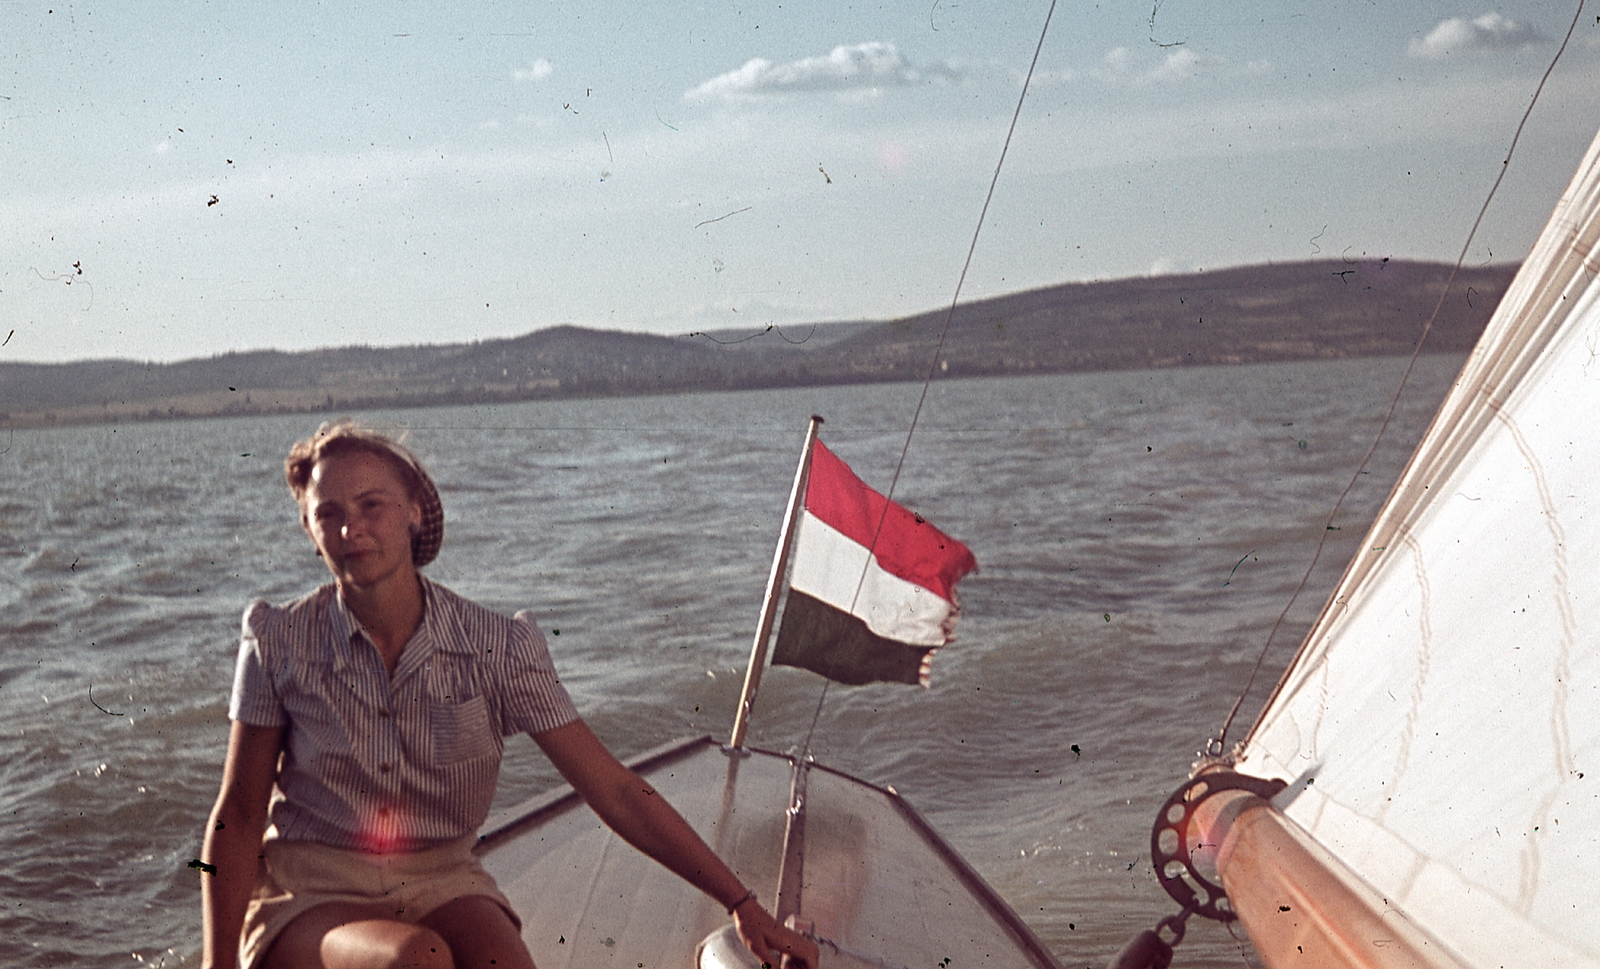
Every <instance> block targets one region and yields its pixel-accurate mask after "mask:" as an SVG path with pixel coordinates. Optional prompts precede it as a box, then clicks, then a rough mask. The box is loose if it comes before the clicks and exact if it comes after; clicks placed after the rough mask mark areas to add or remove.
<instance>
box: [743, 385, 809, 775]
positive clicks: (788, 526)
mask: <svg viewBox="0 0 1600 969" xmlns="http://www.w3.org/2000/svg"><path fill="white" fill-rule="evenodd" d="M821 426H822V418H821V417H818V416H817V415H816V414H812V415H811V423H810V425H808V426H807V427H806V443H805V446H804V447H803V448H801V450H800V466H799V467H797V468H795V472H794V487H793V488H792V489H791V490H790V492H789V510H788V511H787V512H786V513H785V514H784V516H783V529H782V531H780V532H779V533H778V549H777V551H775V552H774V553H773V554H772V575H771V576H769V577H768V578H767V594H766V597H765V598H764V599H763V600H762V602H761V621H760V622H759V623H758V624H757V625H756V640H755V643H754V644H753V645H752V646H751V647H750V667H749V669H747V670H745V673H744V690H743V691H742V692H741V693H740V694H739V708H738V711H737V712H736V713H735V714H734V717H733V735H732V736H731V737H729V738H728V746H729V747H733V748H735V749H737V748H740V747H743V746H744V736H745V733H746V732H747V731H748V730H749V727H750V709H751V708H752V707H753V706H755V702H756V690H757V689H758V688H760V686H761V670H762V668H763V667H765V666H766V665H767V640H769V639H771V638H772V621H773V619H774V618H775V617H776V616H777V614H778V599H779V598H780V595H781V587H782V585H783V576H784V573H785V572H786V571H787V570H788V568H789V547H790V546H791V545H793V544H794V542H793V541H792V539H793V538H794V526H795V522H796V521H798V520H799V518H800V508H801V506H802V504H803V503H804V498H805V493H806V478H807V476H808V475H809V474H810V473H811V451H812V447H813V445H815V444H816V442H817V428H818V427H821Z"/></svg>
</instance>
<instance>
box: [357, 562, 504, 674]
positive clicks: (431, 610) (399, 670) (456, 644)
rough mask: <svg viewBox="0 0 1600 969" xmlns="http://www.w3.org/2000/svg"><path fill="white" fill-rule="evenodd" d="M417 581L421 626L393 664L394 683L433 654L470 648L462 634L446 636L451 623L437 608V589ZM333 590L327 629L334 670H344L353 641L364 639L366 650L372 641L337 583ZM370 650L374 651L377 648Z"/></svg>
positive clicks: (429, 584) (438, 598)
mask: <svg viewBox="0 0 1600 969" xmlns="http://www.w3.org/2000/svg"><path fill="white" fill-rule="evenodd" d="M417 578H418V580H420V584H421V586H422V624H421V625H420V626H418V627H417V631H416V632H415V633H412V635H411V639H410V640H409V641H408V642H407V643H406V645H405V649H404V650H403V651H401V653H400V661H399V662H398V663H396V664H395V669H394V676H393V677H391V679H396V680H397V679H399V678H400V677H401V676H404V675H405V674H407V673H410V672H411V671H412V670H415V669H417V668H418V667H421V666H423V665H425V664H426V662H427V660H428V658H429V657H430V656H432V655H433V654H434V652H436V651H444V652H452V653H458V652H468V653H470V652H472V646H471V644H470V643H468V642H467V641H466V636H465V635H464V634H459V633H458V634H457V635H454V636H452V635H449V630H448V629H447V628H446V627H445V624H446V623H449V622H450V621H451V620H450V619H448V618H447V617H446V616H445V615H444V610H442V609H441V608H440V596H439V594H438V586H436V585H434V583H433V582H431V581H429V580H428V579H427V577H425V576H423V575H420V574H419V575H418V576H417ZM332 589H333V596H332V600H333V601H332V602H331V603H330V604H329V608H328V627H329V631H330V632H332V634H333V656H334V660H333V666H334V669H336V670H346V669H349V668H350V667H352V666H353V665H354V664H355V661H356V648H355V642H356V640H357V639H367V641H368V645H369V646H370V645H371V640H370V639H368V637H367V634H366V631H365V630H364V629H362V628H361V621H360V620H359V619H357V618H356V616H355V613H353V612H351V611H350V605H349V603H347V602H345V600H344V594H343V593H342V592H340V591H339V584H338V583H337V582H335V583H332ZM457 625H459V624H457ZM373 649H374V650H376V647H373Z"/></svg>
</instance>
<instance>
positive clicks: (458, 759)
mask: <svg viewBox="0 0 1600 969" xmlns="http://www.w3.org/2000/svg"><path fill="white" fill-rule="evenodd" d="M431 713H432V720H433V730H432V734H433V738H432V739H433V763H434V764H435V766H439V767H448V766H450V765H452V764H460V763H464V762H466V761H469V760H480V759H483V758H486V757H498V756H500V744H499V740H500V738H499V737H498V736H496V735H495V731H494V726H493V725H492V724H491V723H490V722H489V705H488V703H486V702H485V701H484V698H483V696H482V695H479V696H475V697H473V698H472V699H470V700H465V701H463V702H461V703H434V704H433V710H432V711H431Z"/></svg>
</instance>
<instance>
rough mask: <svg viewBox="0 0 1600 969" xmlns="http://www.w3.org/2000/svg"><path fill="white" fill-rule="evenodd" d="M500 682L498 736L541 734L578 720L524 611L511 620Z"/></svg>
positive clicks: (541, 639)
mask: <svg viewBox="0 0 1600 969" xmlns="http://www.w3.org/2000/svg"><path fill="white" fill-rule="evenodd" d="M508 645H509V648H508V649H507V654H508V655H507V656H506V659H505V664H506V665H505V667H504V671H505V679H504V681H503V682H502V683H501V690H502V696H503V697H504V701H503V702H502V704H501V711H502V712H501V719H502V723H501V733H502V734H504V735H505V736H508V737H509V736H511V735H512V734H517V733H530V734H540V733H544V732H545V731H547V730H554V729H555V728H557V727H564V726H566V725H567V724H569V723H571V722H573V721H574V720H576V719H578V708H577V707H575V706H573V703H572V698H571V697H570V696H568V695H567V688H566V687H564V686H562V685H561V680H560V678H559V677H557V676H556V667H555V663H554V661H552V660H551V659H550V647H549V644H548V643H546V642H545V638H544V633H542V632H540V631H539V627H538V626H535V625H534V623H533V616H532V614H531V613H529V612H526V611H523V612H519V613H517V614H516V616H515V617H513V618H512V620H511V636H510V643H509V644H508Z"/></svg>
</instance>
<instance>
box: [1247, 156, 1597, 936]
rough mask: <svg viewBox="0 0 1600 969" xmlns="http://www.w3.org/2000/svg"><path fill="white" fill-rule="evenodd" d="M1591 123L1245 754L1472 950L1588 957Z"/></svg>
mask: <svg viewBox="0 0 1600 969" xmlns="http://www.w3.org/2000/svg"><path fill="white" fill-rule="evenodd" d="M1597 244H1600V138H1597V139H1596V141H1595V143H1594V144H1593V145H1591V146H1590V149H1589V151H1588V153H1587V154H1586V155H1585V157H1584V159H1583V163H1582V165H1580V167H1579V169H1578V174H1577V176H1576V178H1575V179H1574V180H1573V182H1572V185H1571V186H1570V187H1569V188H1568V190H1567V192H1566V193H1565V194H1564V195H1563V197H1562V199H1561V201H1560V204H1559V205H1558V206H1557V208H1556V211H1555V214H1554V216H1552V218H1551V220H1550V223H1549V225H1548V226H1547V227H1546V228H1545V231H1544V233H1543V234H1542V235H1541V237H1540V238H1539V241H1538V242H1537V244H1536V245H1535V246H1534V248H1533V251H1532V252H1531V253H1530V255H1529V256H1528V259H1527V261H1526V262H1525V263H1524V264H1523V267H1522V270H1521V272H1520V273H1519V274H1518V276H1517V278H1516V280H1515V282H1514V283H1513V284H1512V286H1511V289H1510V290H1509V291H1508V292H1507V294H1506V296H1505V298H1504V300H1503V301H1502V302H1501V304H1500V307H1499V309H1498V311H1497V312H1496V314H1495V316H1494V318H1493V319H1492V320H1491V321H1490V323H1489V326H1488V329H1487V331H1486V332H1485V334H1484V336H1483V339H1482V340H1481V341H1480V343H1479V344H1478V347H1477V349H1476V350H1474V351H1473V353H1472V356H1471V357H1470V359H1469V360H1468V362H1467V364H1466V367H1465V368H1464V370H1463V371H1462V373H1461V375H1460V377H1459V378H1458V379H1457V382H1456V384H1455V386H1454V388H1453V389H1452V391H1451V392H1450V394H1449V395H1448V397H1447V398H1446V400H1445V402H1444V404H1443V406H1442V407H1441V409H1440V412H1439V414H1438V416H1437V417H1436V418H1435V420H1434V423H1433V426H1432V427H1431V428H1430V429H1429V431H1428V433H1427V435H1426V436H1425V437H1424V439H1423V441H1422V443H1421V444H1420V445H1419V446H1418V449H1417V452H1416V454H1415V455H1414V456H1413V458H1412V461H1411V464H1410V465H1409V466H1408V468H1407V469H1406V471H1405V473H1404V474H1403V475H1402V477H1401V479H1400V481H1399V483H1398V484H1397V486H1396V488H1395V491H1394V493H1393V494H1392V495H1391V496H1390V499H1389V502H1388V504H1387V505H1386V506H1385V507H1384V510H1383V511H1382V512H1381V513H1380V515H1379V517H1378V520H1377V522H1376V524H1375V525H1374V526H1373V529H1372V531H1371V533H1370V534H1369V536H1368V541H1367V542H1366V543H1364V546H1363V549H1362V552H1361V553H1360V554H1359V555H1358V556H1357V557H1356V559H1355V560H1354V561H1353V562H1352V563H1351V565H1350V567H1349V569H1348V570H1347V572H1346V573H1345V575H1344V578H1343V579H1342V580H1341V582H1340V585H1339V586H1338V588H1337V590H1336V591H1335V593H1334V595H1333V597H1332V599H1331V600H1330V601H1329V603H1328V605H1327V606H1326V607H1325V608H1324V611H1323V613H1322V615H1321V616H1320V618H1319V619H1318V621H1317V623H1316V625H1315V626H1314V627H1313V629H1312V631H1311V633H1310V635H1309V636H1308V637H1307V640H1306V642H1305V644H1304V645H1303V646H1302V647H1301V651H1300V654H1299V655H1298V656H1297V658H1296V660H1295V662H1294V663H1293V664H1292V665H1291V666H1290V668H1289V670H1288V672H1287V673H1286V674H1285V676H1284V679H1283V681H1282V682H1281V683H1280V685H1279V687H1278V691H1277V692H1276V693H1275V694H1274V696H1273V698H1272V699H1271V700H1270V701H1269V703H1268V705H1267V708H1266V709H1265V710H1264V711H1263V713H1262V715H1261V718H1260V719H1259V720H1258V721H1257V724H1256V726H1255V728H1254V729H1253V730H1252V731H1251V734H1250V736H1249V737H1248V738H1247V740H1246V742H1245V744H1244V746H1243V750H1242V753H1241V755H1240V757H1239V760H1238V764H1237V769H1238V770H1239V771H1240V772H1242V773H1246V774H1253V775H1256V776H1266V777H1277V778H1282V779H1284V780H1287V781H1289V782H1290V787H1289V789H1288V790H1287V791H1285V792H1284V793H1283V794H1282V795H1280V796H1279V798H1278V799H1277V800H1276V802H1275V804H1276V805H1277V806H1278V807H1280V808H1281V809H1282V810H1283V812H1284V814H1286V815H1287V816H1288V817H1289V818H1291V819H1292V820H1293V821H1295V822H1296V823H1297V824H1298V825H1299V826H1300V827H1301V828H1303V829H1304V830H1305V831H1306V832H1308V833H1309V834H1310V835H1311V837H1312V838H1313V839H1314V840H1315V841H1316V842H1318V843H1319V844H1320V845H1322V846H1323V847H1325V848H1326V849H1328V851H1330V852H1331V853H1332V854H1333V855H1334V856H1335V858H1336V859H1337V860H1338V861H1339V862H1342V864H1343V866H1344V867H1346V868H1347V869H1348V870H1349V872H1353V873H1354V874H1355V875H1356V876H1357V877H1359V878H1360V879H1361V880H1363V881H1365V882H1366V884H1367V885H1368V886H1370V887H1371V888H1373V889H1376V890H1377V892H1378V893H1380V894H1381V896H1382V897H1383V900H1384V903H1385V904H1386V905H1387V906H1388V907H1389V908H1388V909H1387V910H1388V911H1391V912H1393V913H1395V914H1396V915H1398V916H1399V917H1402V918H1404V919H1405V920H1407V921H1408V922H1410V923H1411V925H1412V926H1414V927H1417V928H1420V929H1422V930H1423V931H1424V932H1425V933H1427V934H1428V935H1429V936H1431V937H1432V938H1433V939H1434V940H1436V941H1437V942H1438V943H1439V944H1441V945H1442V946H1444V947H1445V948H1446V949H1448V950H1449V951H1450V952H1451V953H1452V954H1453V955H1454V956H1455V958H1456V959H1458V960H1460V961H1461V962H1462V963H1464V964H1466V965H1469V966H1484V967H1488V966H1540V967H1545V966H1554V965H1564V966H1571V965H1587V964H1600V912H1597V911H1596V910H1595V909H1596V903H1600V432H1597V430H1596V425H1597V423H1600V245H1597Z"/></svg>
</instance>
